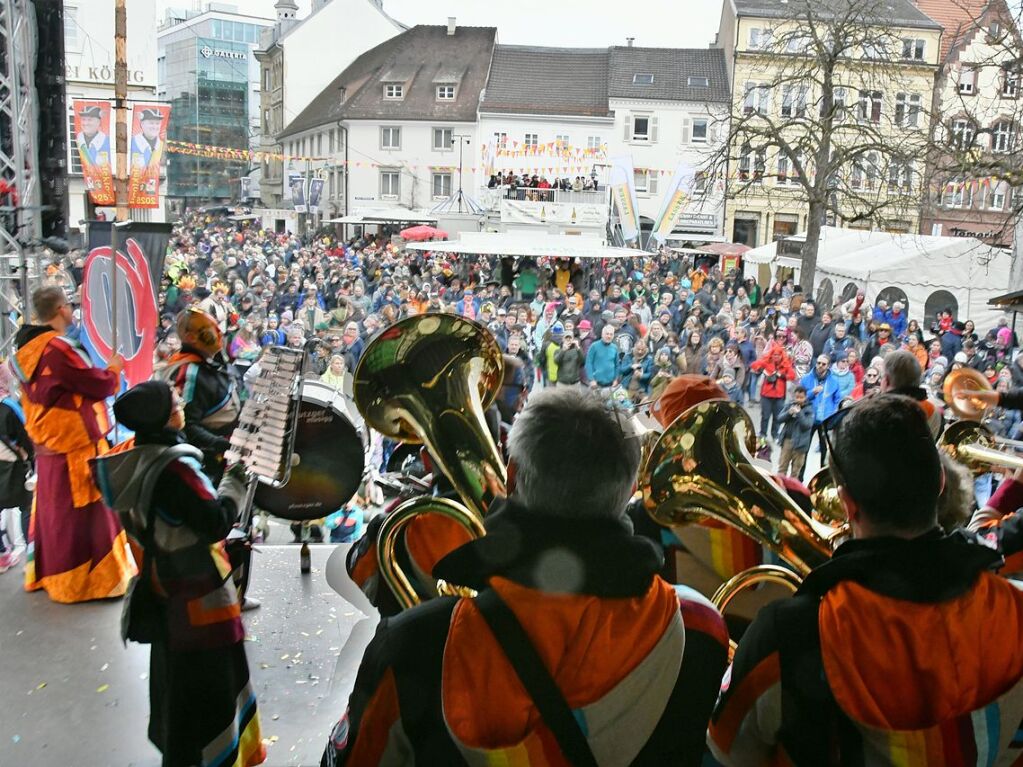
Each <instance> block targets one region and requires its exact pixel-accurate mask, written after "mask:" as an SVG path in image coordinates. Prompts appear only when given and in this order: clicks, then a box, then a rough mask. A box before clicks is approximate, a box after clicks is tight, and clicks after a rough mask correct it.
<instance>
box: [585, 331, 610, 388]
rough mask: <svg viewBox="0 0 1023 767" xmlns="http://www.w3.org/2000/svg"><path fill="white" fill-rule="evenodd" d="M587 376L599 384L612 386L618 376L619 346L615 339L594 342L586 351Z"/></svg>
mask: <svg viewBox="0 0 1023 767" xmlns="http://www.w3.org/2000/svg"><path fill="white" fill-rule="evenodd" d="M586 377H587V378H588V379H589V380H590V381H594V382H596V384H597V385H598V386H610V385H611V384H612V383H614V381H615V380H616V379H617V378H618V346H617V345H615V343H614V342H613V341H612V342H611V343H606V342H605V341H604V340H603V339H600V340H598V341H594V342H593V345H592V346H590V350H589V351H588V352H587V353H586Z"/></svg>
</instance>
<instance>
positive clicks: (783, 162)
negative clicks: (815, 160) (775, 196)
mask: <svg viewBox="0 0 1023 767" xmlns="http://www.w3.org/2000/svg"><path fill="white" fill-rule="evenodd" d="M797 157H798V159H799V164H800V166H803V165H804V163H805V158H804V157H803V154H802V153H801V152H800V153H799V154H798V155H797ZM799 182H800V173H799V170H798V168H797V167H796V164H795V163H794V162H792V161H791V160H790V159H789V156H788V155H787V154H785V153H781V154H779V155H778V185H779V186H784V185H786V184H788V185H790V186H798V185H799Z"/></svg>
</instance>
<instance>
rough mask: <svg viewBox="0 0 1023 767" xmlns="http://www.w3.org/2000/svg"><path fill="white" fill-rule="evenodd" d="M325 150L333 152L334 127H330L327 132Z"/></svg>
mask: <svg viewBox="0 0 1023 767" xmlns="http://www.w3.org/2000/svg"><path fill="white" fill-rule="evenodd" d="M327 136H328V138H327V151H329V152H330V153H331V154H334V129H333V128H331V129H330V133H328V134H327Z"/></svg>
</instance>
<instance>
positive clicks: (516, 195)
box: [479, 186, 607, 210]
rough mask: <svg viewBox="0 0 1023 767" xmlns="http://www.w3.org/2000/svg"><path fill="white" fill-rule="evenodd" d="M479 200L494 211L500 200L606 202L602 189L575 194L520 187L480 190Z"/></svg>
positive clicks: (575, 203) (573, 192) (605, 195)
mask: <svg viewBox="0 0 1023 767" xmlns="http://www.w3.org/2000/svg"><path fill="white" fill-rule="evenodd" d="M479 199H480V202H482V203H483V204H484V205H485V206H486V207H488V208H491V209H495V210H496V209H497V208H499V207H500V206H501V200H518V201H520V202H547V203H570V204H574V205H603V204H604V203H606V202H607V189H606V188H602V189H597V190H587V191H582V192H576V191H573V190H565V189H533V188H529V187H521V186H520V187H510V186H497V187H489V188H486V187H485V188H483V189H481V190H480V195H479Z"/></svg>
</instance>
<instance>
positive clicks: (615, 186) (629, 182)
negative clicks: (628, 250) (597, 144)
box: [610, 155, 639, 246]
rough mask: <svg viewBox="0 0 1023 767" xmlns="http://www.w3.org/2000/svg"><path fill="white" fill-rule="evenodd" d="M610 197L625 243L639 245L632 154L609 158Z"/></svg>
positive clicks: (634, 172)
mask: <svg viewBox="0 0 1023 767" xmlns="http://www.w3.org/2000/svg"><path fill="white" fill-rule="evenodd" d="M610 186H611V197H612V199H613V200H614V202H615V207H616V208H617V210H618V219H619V221H620V222H621V227H622V237H623V238H624V239H625V242H626V243H631V244H634V245H637V246H638V245H639V202H638V200H637V199H636V171H635V169H634V168H633V165H632V156H631V155H629V156H619V157H612V158H611V176H610Z"/></svg>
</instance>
